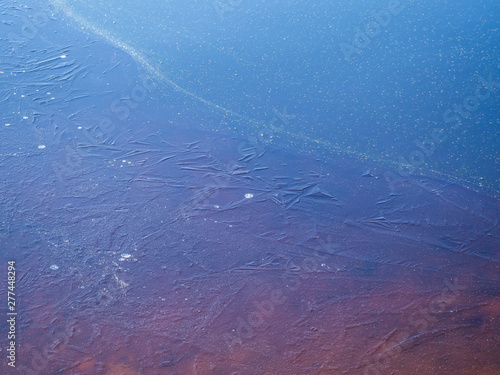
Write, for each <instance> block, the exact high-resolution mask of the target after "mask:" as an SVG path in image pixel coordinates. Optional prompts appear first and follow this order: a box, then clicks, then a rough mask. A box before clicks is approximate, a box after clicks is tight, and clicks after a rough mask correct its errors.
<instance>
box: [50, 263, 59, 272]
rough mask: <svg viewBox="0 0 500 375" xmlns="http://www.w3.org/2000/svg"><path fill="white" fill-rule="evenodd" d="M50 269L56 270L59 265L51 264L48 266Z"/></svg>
mask: <svg viewBox="0 0 500 375" xmlns="http://www.w3.org/2000/svg"><path fill="white" fill-rule="evenodd" d="M50 269H51V270H53V271H56V270H58V269H59V266H57V265H55V264H53V265H51V266H50Z"/></svg>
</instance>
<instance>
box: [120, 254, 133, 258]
mask: <svg viewBox="0 0 500 375" xmlns="http://www.w3.org/2000/svg"><path fill="white" fill-rule="evenodd" d="M131 256H132V255H130V254H122V258H125V259H127V258H130V257H131Z"/></svg>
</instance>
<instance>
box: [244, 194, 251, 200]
mask: <svg viewBox="0 0 500 375" xmlns="http://www.w3.org/2000/svg"><path fill="white" fill-rule="evenodd" d="M245 198H246V199H250V198H253V194H252V193H246V194H245Z"/></svg>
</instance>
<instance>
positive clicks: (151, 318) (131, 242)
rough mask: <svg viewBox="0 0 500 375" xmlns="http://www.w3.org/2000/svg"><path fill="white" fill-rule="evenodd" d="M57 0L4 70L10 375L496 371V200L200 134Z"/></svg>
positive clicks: (368, 165)
mask: <svg viewBox="0 0 500 375" xmlns="http://www.w3.org/2000/svg"><path fill="white" fill-rule="evenodd" d="M21 11H22V9H20V8H19V6H18V5H16V4H15V3H14V2H12V3H11V6H10V7H9V8H7V9H6V10H5V13H6V15H7V16H9V17H10V18H9V19H11V18H12V19H13V20H15V19H17V18H16V15H17V14H21ZM47 14H49V15H48V16H47V17H48V24H46V25H45V26H43V27H42V26H41V25H39V27H38V28H37V30H38V32H37V36H36V37H34V38H32V39H29V40H28V39H26V40H19V41H18V42H16V43H17V44H15V46H16V49H17V50H18V52H17V53H13V52H12V51H11V50H10V49H9V48H8V46H7V44H6V45H2V48H3V49H4V50H2V54H3V56H5V61H4V62H2V66H1V67H0V68H1V70H2V71H5V72H8V73H9V74H8V75H6V76H5V77H2V79H3V80H4V81H3V83H4V86H3V87H4V88H3V89H2V91H1V94H0V95H1V96H0V104H1V106H2V108H3V109H4V111H2V117H3V119H2V120H3V121H4V123H9V124H12V126H9V127H2V128H1V131H2V134H1V137H2V150H1V152H0V154H1V157H0V167H1V168H2V176H3V177H2V180H1V181H0V187H1V192H2V194H1V196H0V208H1V211H0V215H1V216H0V218H1V223H2V225H1V227H0V240H1V249H2V250H1V253H0V254H1V259H2V264H4V265H5V264H6V261H7V260H10V259H13V258H15V259H16V260H17V267H18V279H17V283H18V284H17V285H18V286H17V293H18V295H19V300H20V301H22V303H21V304H20V305H19V309H18V311H19V319H18V324H19V325H18V328H19V335H20V336H19V340H18V343H19V345H20V346H19V356H18V360H19V363H18V365H19V366H18V371H19V373H24V374H106V375H112V374H115V375H117V374H127V375H129V374H134V375H135V374H143V375H153V374H154V375H157V374H256V375H257V374H259V375H260V374H353V375H357V374H390V373H394V374H407V375H412V374H419V375H421V374H434V373H443V374H447V373H454V372H457V371H455V370H456V369H457V368H458V369H460V371H461V372H460V373H461V374H467V375H472V374H478V373H481V374H486V375H493V374H498V369H499V366H500V362H499V359H498V358H497V356H495V355H494V354H495V351H494V349H495V348H498V346H499V345H500V342H499V337H500V319H499V317H500V274H499V270H498V267H499V263H500V249H499V236H500V231H499V226H498V218H499V211H500V206H499V201H498V198H496V197H493V196H488V195H485V194H483V193H480V192H475V191H472V190H469V189H466V188H464V187H461V186H459V185H457V184H455V183H452V182H450V181H447V180H441V179H438V178H435V177H432V176H429V175H417V174H415V175H414V176H410V177H408V178H405V177H401V176H400V175H399V174H398V173H397V171H395V170H392V169H390V168H387V167H386V166H385V165H381V164H379V163H377V162H374V161H367V160H364V159H362V158H358V157H355V156H347V155H345V154H336V153H331V152H324V153H322V155H323V156H322V157H321V158H318V157H317V156H316V152H311V153H302V152H298V151H297V150H295V149H294V148H293V147H290V145H289V144H286V145H283V144H280V143H279V142H273V143H272V144H268V143H266V142H260V141H258V138H255V137H254V136H253V135H252V134H247V133H245V132H241V134H235V133H234V132H233V133H230V132H221V131H207V130H206V129H207V127H210V124H219V123H224V122H230V120H228V118H227V117H226V115H224V114H222V115H219V116H217V115H215V114H214V112H213V111H203V110H200V109H199V108H197V107H196V106H189V105H188V104H186V99H185V97H184V96H182V95H175V94H172V93H171V92H168V94H165V90H166V89H165V87H164V86H161V85H159V84H158V86H154V85H150V84H149V82H150V81H148V80H146V81H145V77H144V76H143V75H141V74H142V73H143V72H142V71H141V70H140V68H139V67H138V66H137V64H136V63H135V62H134V60H133V59H132V58H130V57H127V55H125V54H124V53H123V52H122V51H120V50H119V49H113V48H110V47H109V45H108V44H106V43H104V42H103V40H101V39H99V38H97V37H95V36H92V35H86V34H85V36H83V34H81V31H76V30H73V29H72V28H71V27H70V25H65V24H64V23H63V22H61V19H60V17H61V16H60V15H57V13H56V15H54V16H51V15H50V14H52V12H48V13H47ZM12 22H14V21H12ZM4 25H5V24H4ZM3 27H7V26H3ZM54 30H56V31H58V32H57V33H54ZM9 43H10V42H9ZM11 44H12V43H11ZM62 56H66V57H65V58H62ZM11 73H12V74H11ZM124 77H125V78H124ZM145 82H146V84H145ZM136 87H139V88H140V87H142V88H144V90H146V91H147V95H148V96H147V100H141V101H139V100H137V98H138V96H137V95H136V94H137V92H139V91H140V90H138V89H136V90H135V91H134V88H136ZM19 93H23V95H25V97H24V98H21V97H20V95H19ZM49 93H50V94H49ZM50 98H53V99H50ZM134 98H135V100H134ZM186 106H187V108H186ZM24 117H27V119H25V118H24ZM21 121H22V122H21ZM200 123H203V127H202V126H200V125H199V124H200ZM207 124H209V125H207ZM231 124H233V123H231ZM233 125H234V124H233ZM214 127H216V126H215V125H214ZM202 128H203V129H202ZM217 129H218V128H217ZM37 145H45V146H46V148H44V149H43V150H42V149H38V148H37V147H36V146H37ZM324 155H328V156H327V157H324ZM56 271H57V272H56ZM4 294H5V290H3V291H2V298H3V297H5V299H4V300H6V296H4ZM0 328H1V331H2V332H6V331H5V329H6V328H7V323H6V321H5V320H3V321H2V323H1V324H0ZM492 352H493V354H492ZM5 368H6V366H5V363H3V364H2V371H3V370H4V369H5ZM6 371H7V370H6Z"/></svg>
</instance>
